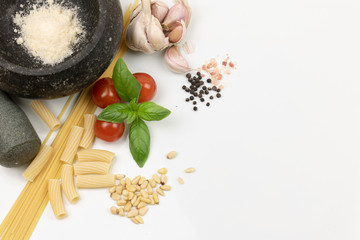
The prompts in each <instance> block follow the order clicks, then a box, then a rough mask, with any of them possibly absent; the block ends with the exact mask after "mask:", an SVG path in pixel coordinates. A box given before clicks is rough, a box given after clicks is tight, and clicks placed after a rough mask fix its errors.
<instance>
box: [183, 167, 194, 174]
mask: <svg viewBox="0 0 360 240" xmlns="http://www.w3.org/2000/svg"><path fill="white" fill-rule="evenodd" d="M194 171H195V168H192V167H190V168H187V169H185V172H186V173H192V172H194Z"/></svg>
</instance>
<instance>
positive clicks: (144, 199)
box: [141, 198, 151, 204]
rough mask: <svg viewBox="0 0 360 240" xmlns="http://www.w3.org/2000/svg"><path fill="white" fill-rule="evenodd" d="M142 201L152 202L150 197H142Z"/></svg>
mask: <svg viewBox="0 0 360 240" xmlns="http://www.w3.org/2000/svg"><path fill="white" fill-rule="evenodd" d="M141 201H142V202H144V203H147V204H150V203H151V200H150V198H141Z"/></svg>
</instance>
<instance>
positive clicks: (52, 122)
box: [30, 100, 61, 130]
mask: <svg viewBox="0 0 360 240" xmlns="http://www.w3.org/2000/svg"><path fill="white" fill-rule="evenodd" d="M30 106H31V107H32V109H34V111H35V112H36V113H37V114H38V115H39V116H40V118H41V119H42V120H43V121H44V122H45V123H46V125H48V127H49V128H50V129H51V130H56V129H58V128H59V127H60V125H61V123H60V121H59V119H57V118H56V117H55V115H54V114H53V113H52V112H51V111H50V109H49V108H48V107H47V106H46V105H45V104H44V103H43V102H41V101H40V100H33V101H31V103H30Z"/></svg>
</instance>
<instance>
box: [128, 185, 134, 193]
mask: <svg viewBox="0 0 360 240" xmlns="http://www.w3.org/2000/svg"><path fill="white" fill-rule="evenodd" d="M135 186H137V185H127V186H126V189H127V190H129V191H130V192H135V191H136V187H135Z"/></svg>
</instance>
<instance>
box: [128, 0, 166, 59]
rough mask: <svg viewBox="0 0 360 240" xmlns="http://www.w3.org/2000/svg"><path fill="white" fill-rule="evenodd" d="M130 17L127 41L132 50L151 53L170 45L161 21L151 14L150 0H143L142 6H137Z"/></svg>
mask: <svg viewBox="0 0 360 240" xmlns="http://www.w3.org/2000/svg"><path fill="white" fill-rule="evenodd" d="M130 19H131V21H130V23H129V26H128V28H127V30H126V33H125V42H126V45H127V46H128V47H129V48H130V49H131V50H134V51H141V52H144V53H146V54H151V53H154V52H156V51H160V50H163V49H165V48H166V47H168V46H169V39H168V38H167V37H165V34H164V32H163V29H162V26H161V23H160V22H159V20H158V19H157V18H155V17H154V16H153V15H152V14H151V2H150V0H142V1H141V8H140V7H137V8H136V9H135V10H134V12H133V13H132V14H131V17H130Z"/></svg>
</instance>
